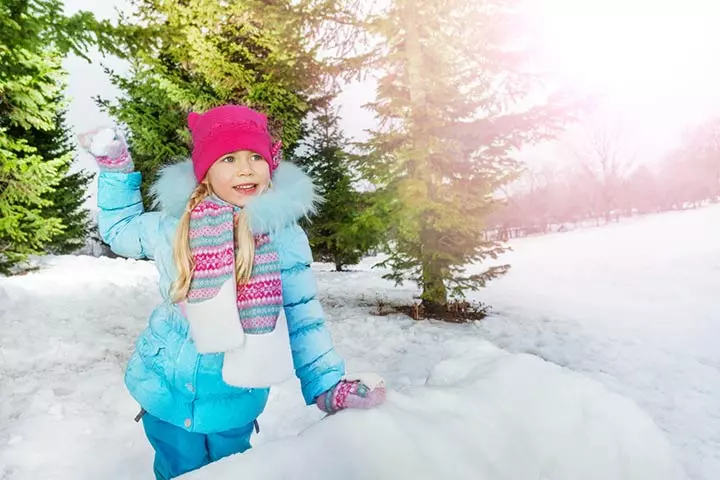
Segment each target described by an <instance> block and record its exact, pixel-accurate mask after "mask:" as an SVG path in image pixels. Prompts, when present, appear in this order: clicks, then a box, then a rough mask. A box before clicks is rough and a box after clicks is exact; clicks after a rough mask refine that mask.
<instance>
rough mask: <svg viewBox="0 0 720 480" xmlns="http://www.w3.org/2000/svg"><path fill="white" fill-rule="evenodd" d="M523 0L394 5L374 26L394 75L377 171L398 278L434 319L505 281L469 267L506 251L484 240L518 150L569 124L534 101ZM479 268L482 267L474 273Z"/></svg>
mask: <svg viewBox="0 0 720 480" xmlns="http://www.w3.org/2000/svg"><path fill="white" fill-rule="evenodd" d="M520 3H521V2H520V1H519V0H447V1H443V2H438V1H437V0H412V1H411V0H394V1H393V2H392V4H391V6H390V7H389V9H388V11H387V13H386V14H384V15H383V16H382V18H377V19H376V20H375V21H374V22H373V24H372V25H373V28H374V29H375V31H376V32H377V33H378V34H379V35H381V37H382V39H383V41H382V42H381V44H382V46H381V50H380V51H379V52H377V55H376V58H377V59H378V60H377V61H376V62H375V64H374V65H373V67H375V68H377V69H378V70H380V71H381V72H382V74H383V75H382V77H381V78H380V80H379V84H378V90H377V99H376V101H375V102H374V103H373V104H372V105H371V107H372V109H373V110H374V112H375V113H376V115H377V117H378V119H379V120H380V125H381V128H380V129H378V130H377V131H375V132H373V134H372V138H371V140H370V141H369V142H368V144H367V147H368V149H369V151H370V152H371V153H372V156H371V161H370V163H369V164H368V165H367V166H366V170H365V171H366V173H367V174H368V175H370V177H371V178H372V180H373V182H374V183H375V184H376V185H378V186H379V187H380V189H381V192H382V193H381V194H380V195H379V199H380V201H381V202H382V203H383V204H384V205H385V208H388V209H389V211H390V213H391V218H392V221H391V224H392V228H391V231H390V234H391V242H390V243H389V246H390V250H389V252H388V253H389V254H390V255H389V257H388V259H387V261H385V262H384V263H383V264H382V265H383V266H387V267H389V268H390V269H391V273H390V274H388V275H387V278H390V279H393V280H395V281H396V282H398V283H402V282H403V281H407V280H410V281H415V282H417V283H418V285H419V286H420V287H421V288H422V301H423V306H424V307H425V310H426V312H428V313H431V314H433V313H444V312H446V311H447V302H448V290H450V294H451V295H455V296H461V295H463V293H464V292H465V291H466V290H468V289H473V290H474V289H478V288H480V287H482V286H484V285H485V284H486V283H487V282H488V281H490V280H492V279H493V278H495V277H497V276H499V275H502V274H504V273H505V272H506V271H507V270H508V268H509V266H508V265H496V266H492V267H490V268H488V269H487V270H485V271H480V272H478V273H473V272H468V271H466V265H469V264H473V263H480V262H482V261H483V260H485V259H487V258H496V257H497V256H499V255H500V254H502V253H503V252H505V247H504V246H503V245H501V244H498V243H496V242H493V241H487V240H485V239H484V235H483V231H484V228H485V224H484V221H485V219H486V218H487V217H488V215H489V213H490V212H491V211H492V209H493V208H494V206H495V203H496V200H495V192H496V191H497V189H498V188H499V187H500V186H502V185H505V184H507V183H508V182H509V181H511V180H512V179H514V178H515V177H516V175H517V173H518V170H519V168H518V164H517V163H516V161H515V160H514V159H513V157H512V155H511V152H512V151H513V149H515V148H518V147H520V146H521V145H522V144H523V143H524V142H526V141H532V140H535V139H539V138H541V137H542V136H543V135H544V134H546V133H551V132H552V131H553V130H554V128H556V127H557V126H558V125H559V123H560V122H559V121H560V120H561V119H562V118H563V117H564V116H565V111H564V109H563V108H561V106H559V105H557V104H555V101H554V100H552V101H548V103H547V104H546V105H535V106H531V107H528V105H530V102H529V100H528V96H529V94H530V93H534V92H535V90H534V89H533V88H534V87H533V80H532V79H533V76H532V75H529V74H528V72H527V71H526V70H524V67H525V66H526V60H527V59H528V55H529V52H528V45H529V44H528V41H527V39H525V38H523V32H524V31H526V30H525V29H523V28H522V25H521V24H520V23H519V22H520V21H521V19H522V17H521V16H520V14H519V10H518V8H519V6H520ZM473 270H474V269H473Z"/></svg>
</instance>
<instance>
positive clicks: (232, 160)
mask: <svg viewBox="0 0 720 480" xmlns="http://www.w3.org/2000/svg"><path fill="white" fill-rule="evenodd" d="M221 161H222V162H224V163H232V162H234V161H235V157H233V156H232V155H228V156H227V157H223V158H222V160H221Z"/></svg>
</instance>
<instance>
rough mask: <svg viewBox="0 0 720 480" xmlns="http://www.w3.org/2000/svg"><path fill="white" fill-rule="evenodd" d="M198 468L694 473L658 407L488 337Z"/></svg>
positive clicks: (202, 477)
mask: <svg viewBox="0 0 720 480" xmlns="http://www.w3.org/2000/svg"><path fill="white" fill-rule="evenodd" d="M182 478H187V479H188V480H224V479H228V480H229V479H235V478H252V479H254V480H256V479H276V478H277V479H279V478H313V479H316V480H322V479H333V480H334V479H336V478H344V479H369V478H372V479H393V478H415V479H418V478H420V479H440V478H453V479H492V480H521V479H522V480H525V479H527V480H530V479H532V480H538V479H544V480H550V479H552V480H578V479H583V480H593V479H597V480H609V479H612V480H623V479H627V480H638V479H653V480H665V479H667V480H670V479H680V478H683V475H682V473H681V469H680V468H679V466H678V463H677V462H676V460H675V456H674V453H673V451H672V449H671V447H670V446H669V444H668V442H667V441H666V439H665V437H664V435H663V434H662V433H661V432H660V431H659V430H658V429H657V428H656V426H655V425H654V423H653V422H652V421H651V420H650V418H649V417H648V416H647V415H646V414H645V413H644V412H643V411H641V410H640V409H639V408H638V407H637V406H636V405H635V404H634V403H632V402H631V401H629V400H627V399H625V398H623V397H621V396H619V395H616V394H613V393H610V392H608V391H607V390H605V388H604V387H602V386H601V385H600V384H599V383H597V382H594V381H592V380H589V379H587V378H585V377H583V376H581V375H578V374H575V373H572V372H570V371H568V370H564V369H562V368H561V367H558V366H556V365H553V364H550V363H547V362H544V361H543V360H541V359H539V358H537V357H534V356H530V355H522V354H508V353H506V352H504V351H502V350H499V349H497V348H495V347H493V346H492V345H491V344H489V343H486V342H481V343H479V344H478V343H475V348H474V350H473V352H471V353H470V352H465V354H463V355H462V358H459V359H454V360H445V361H442V362H440V363H439V364H437V365H436V366H435V368H434V369H433V370H432V373H431V375H430V377H429V378H428V381H427V385H425V386H416V387H407V388H405V389H402V391H401V392H392V393H391V394H390V396H389V399H388V403H387V404H386V405H384V406H383V407H382V408H380V409H378V410H374V411H368V412H359V411H347V412H342V413H340V414H338V415H335V416H333V417H328V418H326V419H324V420H323V421H321V422H319V423H317V424H314V425H313V426H311V427H310V428H308V429H307V430H305V431H303V432H302V433H300V435H298V436H296V437H290V438H284V439H280V440H277V441H275V442H271V443H267V444H263V445H261V446H259V447H256V448H255V449H253V450H251V451H249V452H247V453H245V454H241V455H236V456H233V457H230V458H227V459H224V460H222V461H220V462H217V463H215V464H211V465H209V466H207V467H205V468H203V469H201V470H199V471H197V472H192V473H190V474H187V475H185V476H183V477H182Z"/></svg>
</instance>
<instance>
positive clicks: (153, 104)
mask: <svg viewBox="0 0 720 480" xmlns="http://www.w3.org/2000/svg"><path fill="white" fill-rule="evenodd" d="M337 3H338V2H335V1H332V0H325V1H323V2H308V1H304V0H303V1H299V2H298V1H291V0H274V1H269V2H268V1H258V0H243V1H237V2H230V3H228V2H224V1H221V0H211V1H205V2H186V1H181V0H169V1H166V2H156V1H153V0H138V1H137V2H136V6H137V14H136V15H135V17H133V18H131V19H127V20H126V22H131V23H138V24H142V25H144V26H145V28H147V29H148V30H152V31H153V32H155V34H157V35H158V36H159V39H160V41H158V42H156V43H147V44H146V45H145V47H144V48H143V49H141V50H140V51H139V52H138V54H137V56H136V61H135V62H134V64H133V68H132V69H131V72H130V74H129V75H128V76H127V77H121V76H118V75H115V74H112V72H110V73H111V80H112V82H113V84H115V85H116V86H117V87H118V88H119V89H120V90H121V91H122V92H123V96H122V97H121V98H120V99H119V100H118V102H117V103H115V104H111V103H110V102H107V101H104V100H100V103H101V105H102V106H103V107H104V108H105V109H107V111H108V112H109V113H110V114H111V115H112V116H113V117H115V118H116V119H117V120H118V121H119V122H121V123H123V124H125V125H126V126H127V128H128V129H129V131H130V135H129V137H130V144H131V152H132V154H133V156H134V159H135V163H136V166H137V167H138V169H139V170H140V171H141V172H142V173H143V179H144V184H143V191H144V193H147V192H148V186H149V185H150V184H151V183H152V182H153V180H154V177H155V174H156V172H157V170H158V169H159V168H160V167H161V166H162V165H164V164H167V163H168V162H170V161H173V160H175V159H177V158H179V157H183V156H186V155H187V154H188V151H189V149H190V146H189V135H188V132H187V130H186V127H185V125H186V116H187V113H188V112H190V111H192V110H195V111H204V110H207V109H209V108H212V107H214V106H217V105H221V104H225V103H234V104H245V105H248V106H251V107H253V108H256V109H258V110H260V111H263V112H264V113H266V114H268V116H269V117H270V118H271V120H273V121H274V122H275V123H274V124H272V125H271V128H272V129H273V131H274V134H275V135H276V136H277V137H279V138H280V139H281V140H282V141H283V145H284V149H285V152H287V153H291V152H292V151H293V149H294V148H295V147H296V146H297V145H298V142H299V141H300V140H301V138H302V137H303V136H304V135H305V132H304V129H303V125H304V121H305V119H306V116H307V115H308V113H309V112H311V111H312V110H313V109H314V108H315V107H316V105H317V104H318V102H319V101H320V100H321V99H322V97H323V96H325V95H326V94H327V92H329V90H330V89H329V87H328V85H327V83H326V78H325V74H326V73H327V71H328V70H327V65H325V64H324V63H321V62H320V61H319V60H318V59H317V58H316V57H317V56H316V49H317V46H316V44H315V42H316V41H317V38H318V37H317V36H316V35H314V33H313V32H315V31H316V30H317V29H318V28H319V25H321V24H323V23H324V22H326V21H327V16H328V12H333V11H335V9H336V6H335V5H336V4H337ZM320 4H322V5H320ZM280 126H282V128H280ZM145 198H148V196H147V195H146V196H145Z"/></svg>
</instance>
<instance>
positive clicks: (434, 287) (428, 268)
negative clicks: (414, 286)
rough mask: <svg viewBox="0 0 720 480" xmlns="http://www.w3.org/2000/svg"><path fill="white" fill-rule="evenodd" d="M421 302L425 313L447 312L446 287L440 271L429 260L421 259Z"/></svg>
mask: <svg viewBox="0 0 720 480" xmlns="http://www.w3.org/2000/svg"><path fill="white" fill-rule="evenodd" d="M422 267H423V292H422V304H423V307H425V311H426V312H427V313H430V314H433V313H445V312H447V289H446V288H445V282H444V281H443V276H442V273H441V272H440V271H439V269H438V268H437V265H435V264H433V263H432V262H431V261H429V260H423V266H422Z"/></svg>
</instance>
